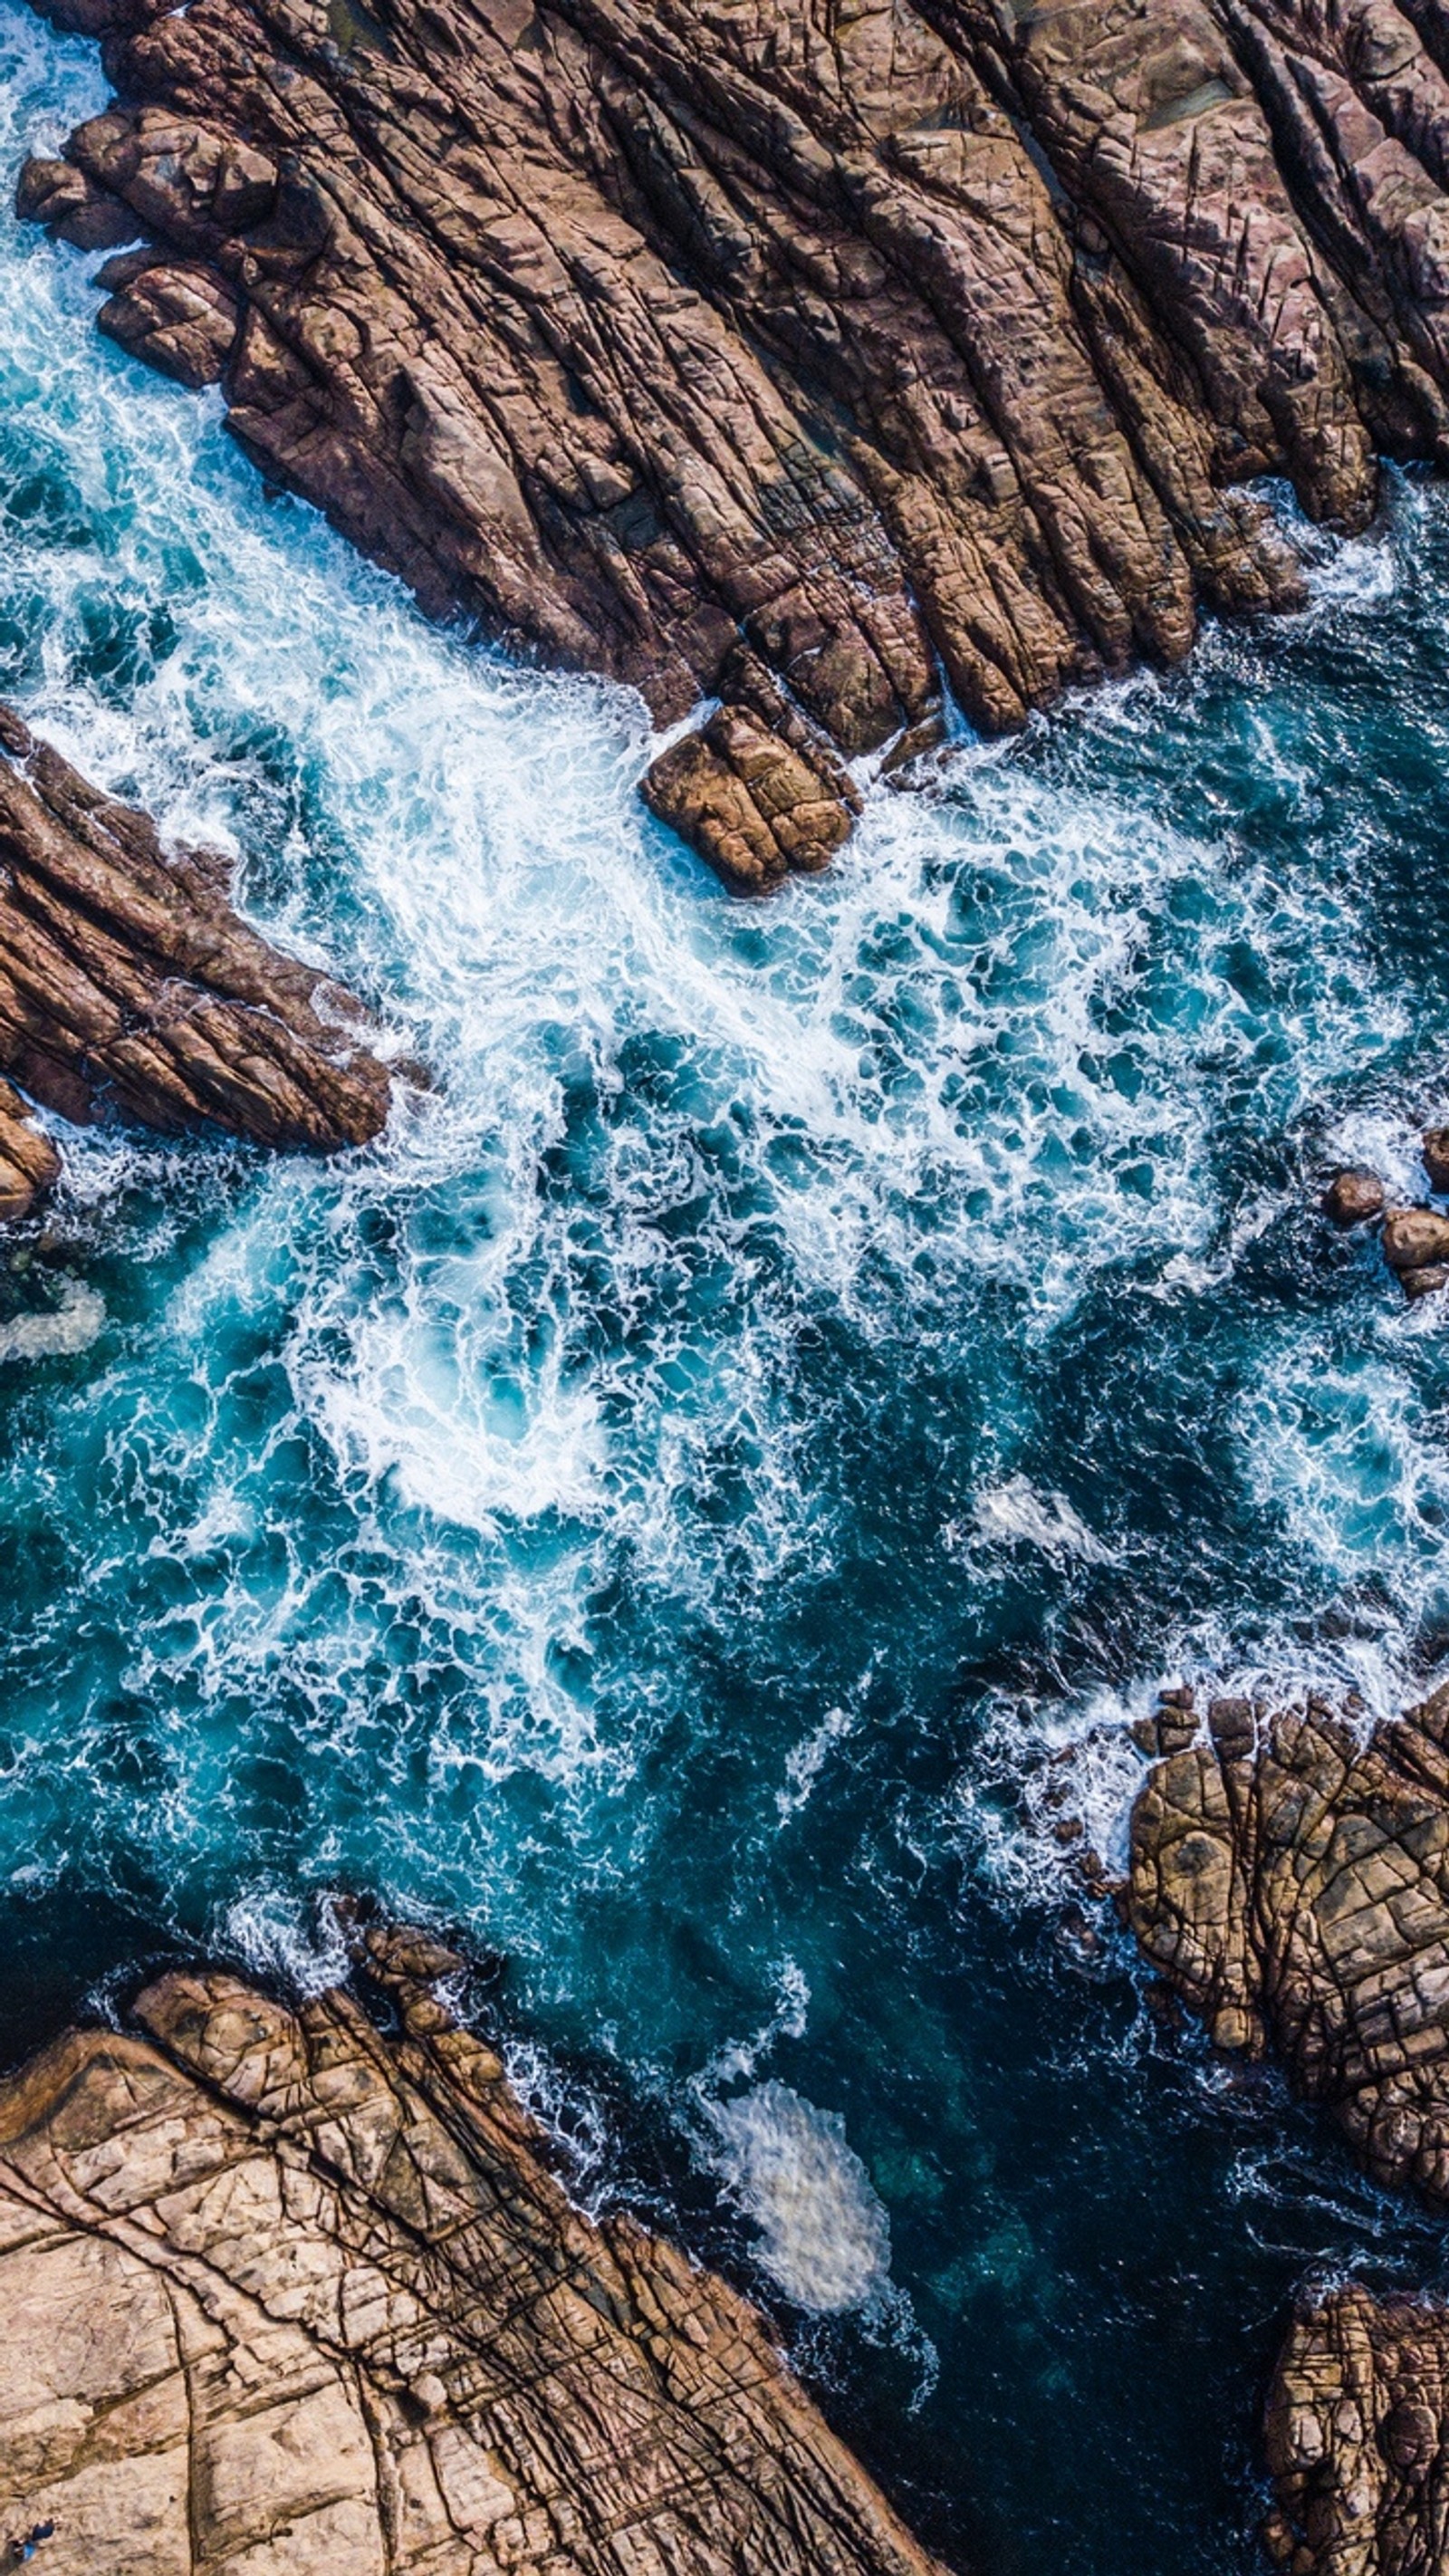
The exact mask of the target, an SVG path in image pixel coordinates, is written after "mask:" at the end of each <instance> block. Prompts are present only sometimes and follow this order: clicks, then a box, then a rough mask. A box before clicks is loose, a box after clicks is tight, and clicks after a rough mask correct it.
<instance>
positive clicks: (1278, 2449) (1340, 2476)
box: [1265, 2282, 1449, 2576]
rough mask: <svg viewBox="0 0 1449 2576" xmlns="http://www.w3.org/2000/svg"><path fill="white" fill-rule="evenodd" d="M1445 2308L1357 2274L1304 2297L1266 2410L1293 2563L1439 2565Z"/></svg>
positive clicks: (1445, 2419)
mask: <svg viewBox="0 0 1449 2576" xmlns="http://www.w3.org/2000/svg"><path fill="white" fill-rule="evenodd" d="M1446 2432H1449V2313H1446V2311H1445V2309H1444V2308H1443V2307H1442V2306H1441V2305H1439V2304H1437V2303H1433V2302H1427V2301H1420V2300H1415V2299H1407V2298H1389V2299H1376V2298H1374V2297H1373V2296H1372V2295H1371V2294H1370V2293H1369V2292H1368V2291H1367V2290H1365V2289H1363V2288H1362V2287H1361V2286H1360V2285H1359V2284H1358V2283H1356V2282H1352V2283H1348V2284H1346V2285H1345V2286H1343V2287H1341V2288H1337V2289H1330V2290H1325V2291H1324V2292H1322V2293H1321V2294H1320V2295H1318V2296H1310V2297H1307V2298H1305V2299H1303V2300H1302V2301H1301V2302H1300V2304H1299V2308H1298V2312H1297V2314H1296V2316H1295V2317H1294V2320H1293V2324H1292V2326H1291V2328H1290V2330H1289V2334H1288V2339H1287V2341H1286V2343H1285V2344H1284V2346H1283V2350H1282V2352H1281V2354H1280V2355H1279V2359H1278V2366H1277V2369H1276V2371H1275V2373H1274V2377H1273V2386H1272V2390H1271V2393H1270V2395H1269V2399H1268V2410H1267V2419H1266V2424H1265V2434H1266V2444H1267V2454H1268V2467H1269V2470H1270V2472H1271V2474H1272V2477H1273V2481H1274V2486H1275V2489H1276V2495H1277V2501H1276V2504H1275V2507H1274V2510H1273V2513H1272V2515H1271V2517H1270V2519H1269V2522H1268V2526H1267V2530H1266V2533H1265V2538H1266V2540H1267V2543H1268V2548H1269V2553H1270V2555H1271V2556H1272V2558H1273V2559H1274V2561H1275V2562H1276V2564H1277V2565H1278V2566H1280V2567H1285V2568H1288V2569H1289V2570H1290V2571H1291V2576H1432V2571H1434V2570H1435V2569H1438V2568H1441V2567H1442V2566H1443V2565H1444V2563H1445V2546H1446V2540H1445V2535H1446V2533H1449V2484H1446V2480H1449V2449H1446V2440H1445V2437H1446Z"/></svg>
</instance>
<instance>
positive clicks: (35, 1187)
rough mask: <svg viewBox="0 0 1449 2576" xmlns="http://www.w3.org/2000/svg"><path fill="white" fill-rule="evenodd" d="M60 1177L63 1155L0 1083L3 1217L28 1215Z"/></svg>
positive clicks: (0, 1205) (5, 1084) (26, 1107)
mask: <svg viewBox="0 0 1449 2576" xmlns="http://www.w3.org/2000/svg"><path fill="white" fill-rule="evenodd" d="M59 1178H60V1156H59V1154H58V1153H57V1152H56V1150H55V1147H54V1146H53V1145H52V1143H51V1141H50V1138H49V1137H48V1136H43V1135H42V1134H41V1131H40V1129H39V1128H38V1127H37V1126H36V1124H35V1121H34V1118H33V1116H32V1114H31V1110H30V1106H29V1103H28V1102H26V1101H24V1100H22V1099H21V1097H20V1094H19V1092H18V1091H16V1090H15V1089H14V1088H13V1086H12V1085H11V1084H10V1083H8V1082H0V1218H6V1217H16V1216H27V1215H28V1214H29V1212H30V1209H31V1208H32V1207H33V1205H34V1203H35V1201H36V1199H37V1198H39V1197H41V1196H42V1195H43V1193H44V1192H45V1191H46V1190H48V1189H50V1188H51V1186H52V1184H53V1183H54V1182H56V1181H58V1180H59Z"/></svg>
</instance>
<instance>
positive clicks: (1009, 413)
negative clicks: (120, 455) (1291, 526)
mask: <svg viewBox="0 0 1449 2576" xmlns="http://www.w3.org/2000/svg"><path fill="white" fill-rule="evenodd" d="M48 5H50V6H51V8H52V11H53V14H55V15H56V16H58V17H59V18H60V19H61V20H62V23H64V24H65V25H67V26H70V27H78V28H81V29H84V30H87V31H89V32H92V33H105V34H106V36H107V40H108V51H107V60H108V64H109V67H110V70H111V74H112V78H113V80H114V82H115V84H116V87H117V89H118V91H119V94H120V103H118V104H117V105H116V106H115V107H113V108H112V109H111V110H110V111H109V112H108V113H106V114H105V115H103V116H100V117H97V118H95V119H93V120H92V121H91V122H90V123H88V124H86V125H84V126H82V127H81V128H80V129H79V130H78V131H77V132H76V133H75V134H74V135H73V136H72V137H71V139H70V141H69V143H68V144H67V146H66V148H65V155H64V158H63V159H61V160H40V161H34V162H31V163H30V164H29V165H28V167H27V168H26V170H25V172H24V173H23V175H22V178H21V182H20V204H21V207H22V210H23V211H24V212H25V213H27V214H30V215H33V216H35V217H36V218H37V219H38V220H40V221H42V222H45V223H47V224H49V225H50V226H51V227H52V228H53V229H54V230H55V231H57V232H59V233H61V234H63V235H64V236H65V237H66V238H67V239H69V240H72V241H78V242H81V243H83V244H85V245H87V246H94V247H98V246H103V245H105V246H110V245H114V244H116V243H118V242H120V241H121V240H123V239H127V238H130V239H135V238H136V237H138V236H141V237H144V239H145V241H146V242H147V243H149V244H150V245H151V248H150V249H149V251H144V252H142V253H141V254H139V255H138V256H135V257H133V258H131V259H129V260H126V261H123V262H120V263H114V262H113V263H112V265H111V267H110V269H109V271H108V272H107V281H106V282H107V284H108V285H109V287H110V301H109V302H108V303H107V305H106V306H105V308H104V313H103V316H102V320H103V325H104V327H105V328H106V329H107V330H108V331H111V332H113V333H114V334H115V335H116V336H117V337H118V338H120V339H121V340H123V341H124V343H125V344H126V345H127V346H128V347H130V348H133V349H135V350H137V351H138V352H139V353H141V354H143V355H146V356H148V357H150V358H152V359H153V360H154V361H155V363H157V364H158V365H161V366H164V367H166V368H168V369H169V370H170V372H172V373H174V374H178V375H180V376H182V377H183V378H184V380H185V381H187V382H189V383H198V382H201V381H204V380H206V379H209V378H215V379H217V380H219V381H220V382H221V383H222V384H223V386H224V388H225V392H226V396H227V400H228V403H229V406H230V417H231V422H232V426H233V428H234V429H235V431H236V433H237V435H238V437H239V438H240V439H241V440H242V441H243V443H244V444H245V445H246V446H247V447H248V448H249V450H250V451H251V452H252V454H253V455H254V456H256V457H257V459H258V460H259V461H260V463H261V464H262V465H263V466H264V467H265V469H266V470H267V471H268V472H269V473H272V474H274V475H276V476H277V477H278V478H280V479H281V480H282V481H284V482H286V483H288V484H290V485H292V486H293V487H295V488H296V489H297V490H299V491H301V492H303V493H305V494H306V495H308V496H309V497H310V498H311V499H312V500H314V501H316V502H317V503H318V504H319V505H320V506H321V507H322V508H323V509H325V510H326V511H327V512H328V514H329V516H330V517H331V518H332V519H333V520H334V521H335V522H336V523H337V524H338V525H339V526H340V527H342V528H343V529H345V530H346V531H347V532H348V533H349V534H350V535H351V536H352V537H353V538H354V539H355V540H356V541H357V542H358V543H359V544H360V545H361V546H363V547H364V548H365V549H366V550H367V551H368V552H369V553H371V554H372V555H374V556H376V557H377V558H378V559H379V560H380V561H382V562H384V563H386V564H388V565H390V566H392V567H393V568H394V569H395V570H397V571H398V572H400V573H401V574H402V575H403V576H404V577H405V578H406V579H407V580H408V581H409V582H410V583H411V584H412V585H413V587H414V588H415V590H416V591H417V593H418V595H419V597H420V598H421V599H422V600H423V602H424V603H425V604H426V605H427V606H428V607H429V608H430V609H432V610H436V611H440V612H441V611H447V610H455V609H459V608H461V609H463V610H464V611H465V612H468V613H476V614H477V615H479V616H480V617H482V618H483V619H484V620H485V621H486V622H487V623H488V625H489V626H490V627H491V628H493V629H494V630H496V631H501V632H503V633H505V634H508V635H510V636H512V637H514V638H515V639H518V640H521V641H523V642H525V643H527V644H528V645H530V646H531V647H533V648H535V649H537V650H538V651H539V652H540V653H541V654H542V655H543V656H544V657H545V658H547V659H549V660H553V661H558V662H562V663H566V664H572V665H579V666H583V667H587V668H590V669H596V670H600V671H604V672H608V673H612V674H614V675H616V676H618V677H619V678H621V679H624V680H627V681H630V682H633V683H635V684H636V685H637V686H638V687H640V688H641V689H642V690H643V692H644V694H645V696H646V697H647V699H648V701H649V703H650V706H651V708H652V709H653V711H654V713H655V715H656V717H657V718H658V719H659V720H660V721H661V722H670V723H672V722H674V721H675V720H677V719H679V718H680V717H682V716H684V715H685V714H687V713H688V711H689V710H690V709H691V708H692V707H693V706H695V705H696V704H697V703H698V702H699V701H700V699H701V698H708V697H711V696H717V697H719V698H720V699H721V700H722V701H723V710H722V713H721V714H720V715H719V716H718V717H717V718H716V719H715V721H714V722H713V723H712V724H710V725H709V726H708V728H707V730H706V732H705V733H704V734H703V735H702V736H700V737H698V738H697V739H696V740H695V742H694V743H692V744H690V745H686V746H679V747H676V748H675V749H674V750H673V751H671V752H670V753H669V754H667V755H666V756H665V758H664V759H663V760H662V761H661V762H660V763H659V764H658V765H657V766H656V769H655V771H654V772H653V773H652V776H651V780H650V784H649V788H648V794H649V800H650V802H651V804H652V805H653V806H654V808H655V810H656V811H658V812H659V813H661V814H663V815H664V816H665V817H666V818H667V819H669V820H670V821H672V822H674V823H676V824H678V825H679V827H680V828H681V829H682V830H684V831H685V832H687V833H688V834H689V836H690V837H691V838H692V839H693V840H694V841H695V842H696V844H697V845H698V846H699V847H700V848H701V849H703V850H704V851H705V853H706V855H707V856H709V857H710V858H711V859H712V861H713V862H714V864H715V865H716V866H717V867H719V868H720V869H721V871H722V872H723V873H724V874H725V875H726V877H727V878H728V879H729V880H730V882H732V883H735V884H738V885H741V886H743V887H745V888H748V889H754V888H757V887H759V886H761V885H763V884H767V883H769V882H771V881H772V880H773V879H774V878H775V877H777V876H779V875H780V874H782V873H783V872H784V871H785V870H786V869H789V868H795V867H807V868H808V867H815V866H818V865H820V864H822V862H823V860H824V859H825V857H826V856H828V853H829V851H830V849H831V848H832V847H833V846H835V845H836V843H837V842H838V841H839V840H840V838H841V837H842V835H843V834H844V832H845V830H846V829H847V828H848V817H849V813H850V810H851V805H852V799H851V796H850V793H849V791H848V786H847V783H846V781H845V779H844V776H843V773H842V770H841V767H840V761H841V757H842V756H844V757H845V758H847V759H848V758H851V757H853V756H855V755H857V754H860V753H864V752H871V751H874V750H877V749H879V748H880V747H881V746H883V745H885V744H887V743H888V742H889V741H890V740H891V738H892V737H893V736H894V735H896V734H898V733H899V732H900V731H901V729H902V728H910V727H913V726H915V725H916V724H918V723H919V722H920V721H921V719H922V718H923V717H925V716H926V715H927V714H928V713H929V711H930V710H931V708H932V707H933V705H934V704H935V703H936V702H937V700H938V694H939V684H938V673H939V672H944V674H945V676H946V678H947V679H948V680H949V682H950V685H951V687H952V688H953V690H954V691H955V693H956V695H957V696H958V698H959V700H960V701H961V703H962V704H963V706H964V707H965V708H966V710H967V712H968V714H969V715H970V716H971V717H972V718H973V719H974V720H975V721H976V722H977V723H979V724H981V725H982V726H984V727H987V728H999V727H1002V726H1010V725H1013V724H1016V723H1019V722H1020V721H1021V719H1022V717H1023V716H1024V714H1025V713H1026V711H1027V710H1028V709H1029V708H1031V707H1034V706H1039V705H1041V704H1043V703H1044V702H1045V701H1047V700H1049V699H1050V698H1051V697H1052V696H1053V695H1054V693H1055V692H1056V691H1058V690H1059V689H1060V688H1061V686H1062V685H1063V683H1064V682H1066V681H1069V680H1073V679H1077V678H1082V677H1085V676H1089V675H1091V674H1093V673H1095V672H1099V671H1101V670H1104V669H1107V670H1113V669H1120V668H1122V667H1123V666H1124V665H1125V664H1126V663H1127V662H1128V661H1129V660H1130V659H1131V658H1132V657H1133V656H1134V655H1136V654H1149V655H1152V656H1155V657H1158V658H1160V659H1163V660H1172V659H1174V658H1176V657H1177V656H1179V655H1181V654H1182V653H1183V652H1185V651H1186V649H1187V647H1188V644H1189V642H1190V640H1191V637H1192V633H1193V626H1194V617H1195V608H1196V604H1197V603H1198V602H1205V603H1206V604H1208V605H1209V606H1211V607H1214V608H1222V609H1237V608H1259V607H1266V606H1275V605H1283V604H1285V603H1288V602H1290V601H1292V600H1295V599H1296V598H1297V597H1298V596H1299V589H1298V580H1297V575H1296V572H1295V570H1294V567H1293V566H1292V564H1291V562H1290V561H1289V560H1288V559H1287V557H1286V556H1285V553H1284V550H1283V548H1282V546H1281V544H1280V542H1279V540H1278V539H1277V537H1276V535H1275V532H1274V530H1273V527H1272V525H1271V523H1270V522H1269V521H1268V520H1267V518H1266V517H1265V515H1264V513H1263V512H1262V511H1261V510H1260V509H1259V507H1258V506H1257V505H1256V503H1254V502H1253V501H1251V500H1249V499H1248V498H1246V497H1245V496H1244V495H1243V494H1241V493H1239V492H1236V491H1234V490H1233V489H1231V488H1230V487H1231V486H1232V484H1233V483H1234V482H1236V481H1239V480H1241V479H1242V478H1243V477H1245V476H1248V475H1252V474H1257V473H1262V472H1268V471H1276V472H1283V473H1286V474H1288V475H1290V476H1291V478H1292V479H1293V481H1294V483H1295V485H1296V487H1297V489H1298V492H1299V494H1300V496H1301V498H1302V500H1303V503H1304V505H1305V507H1306V508H1307V509H1308V510H1309V511H1310V512H1311V513H1313V514H1314V515H1315V516H1318V517H1324V518H1329V519H1333V520H1335V521H1337V522H1339V523H1341V524H1343V525H1345V526H1361V525H1362V524H1363V522H1364V521H1365V519H1366V518H1367V516H1368V514H1369V512H1370V511H1371V509H1372V506H1373V501H1374V492H1375V473H1374V466H1373V461H1372V452H1371V451H1372V448H1373V445H1374V444H1375V443H1377V444H1378V445H1379V446H1381V447H1383V448H1386V449H1388V450H1390V451H1391V452H1393V453H1394V454H1396V455H1403V456H1420V457H1428V458H1434V459H1441V458H1444V457H1446V456H1449V323H1446V320H1445V315H1446V312H1449V201H1446V199H1445V197H1444V195H1443V194H1442V193H1441V183H1442V182H1443V181H1444V180H1445V178H1446V177H1449V80H1446V78H1445V67H1446V66H1449V19H1446V18H1445V15H1444V12H1443V9H1442V8H1441V6H1440V0H1403V6H1402V9H1401V8H1400V7H1398V6H1396V5H1395V0H1345V5H1343V6H1336V7H1334V8H1332V9H1329V8H1326V7H1324V6H1323V5H1322V0H1104V5H1101V6H1093V7H1091V8H1082V7H1078V6H1074V5H1050V6H1047V7H1035V8H1030V9H1026V8H1021V7H1018V6H1016V5H1014V0H920V5H919V6H918V7H913V6H912V5H911V0H870V5H867V6H863V7H861V8H858V9H856V10H854V11H853V12H852V13H851V14H849V15H848V16H847V17H845V18H842V17H841V16H840V14H839V12H838V11H836V10H834V9H832V8H828V7H826V6H825V5H824V4H823V0H800V5H799V6H797V7H795V8H793V9H784V8H781V7H778V6H770V5H765V0H762V5H759V6H756V7H752V8H748V9H744V10H741V9H740V8H738V7H736V6H733V5H725V0H693V5H688V6H686V5H685V0H543V5H540V6H537V7H535V6H533V5H532V0H490V5H489V6H488V7H486V8H484V7H480V6H478V5H477V0H375V6H368V7H364V6H363V5H361V0H191V5H190V6H189V7H187V8H186V9H185V10H171V9H169V8H168V7H167V6H166V5H165V0H48ZM772 735H773V736H775V737H776V738H777V739H776V741H775V743H773V744H772V743H771V742H770V741H769V739H768V737H770V736H772ZM781 746H783V747H781Z"/></svg>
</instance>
